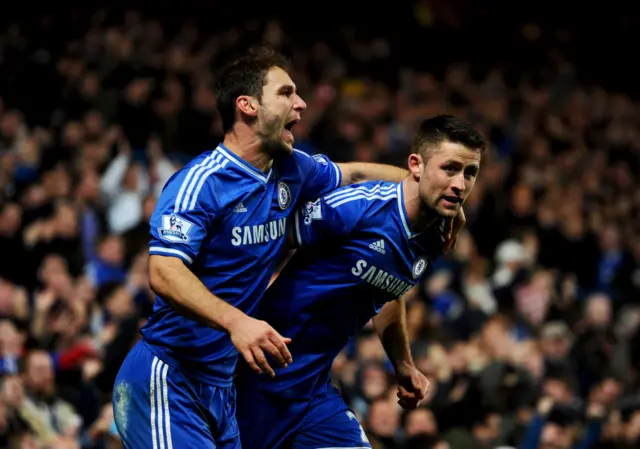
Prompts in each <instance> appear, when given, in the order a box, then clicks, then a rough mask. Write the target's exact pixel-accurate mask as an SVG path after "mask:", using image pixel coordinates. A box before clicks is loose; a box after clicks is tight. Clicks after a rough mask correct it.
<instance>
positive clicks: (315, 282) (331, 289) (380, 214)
mask: <svg viewBox="0 0 640 449" xmlns="http://www.w3.org/2000/svg"><path fill="white" fill-rule="evenodd" d="M294 225H295V233H296V239H297V241H298V245H299V246H300V247H302V248H304V249H302V250H298V251H297V253H296V254H295V255H294V257H293V258H292V259H291V260H290V261H289V263H288V264H287V266H286V267H285V269H284V270H283V271H282V273H281V274H280V276H279V277H278V279H277V280H276V281H275V282H274V283H273V285H271V287H269V289H268V290H267V292H266V293H265V296H264V297H263V299H262V301H261V303H260V306H259V308H258V317H259V318H260V319H263V320H266V321H267V322H268V323H269V324H271V325H272V326H273V327H274V328H275V329H276V330H277V331H278V332H280V333H281V335H283V336H285V337H289V338H291V339H292V342H291V344H290V345H289V349H290V351H291V355H292V357H293V363H291V364H289V367H288V368H286V369H277V370H276V377H275V378H274V379H269V378H267V377H266V376H256V375H254V374H252V373H250V372H249V371H248V369H246V366H245V365H244V364H243V366H241V367H240V369H239V374H240V375H241V376H243V380H244V379H245V377H244V376H247V377H246V379H249V380H250V381H255V382H257V384H258V385H259V388H260V389H263V390H266V391H270V392H273V393H274V394H277V395H280V396H283V397H305V396H308V395H311V394H312V392H313V390H314V387H315V385H317V384H318V383H319V384H322V385H324V384H325V383H326V382H327V381H328V379H329V374H330V369H331V365H332V363H333V359H334V358H335V357H336V356H337V355H338V353H339V352H340V351H341V350H342V348H343V347H344V346H345V345H346V344H347V343H348V342H349V340H350V339H351V338H353V337H354V336H356V335H357V333H358V332H359V331H360V330H361V329H362V327H363V326H364V325H365V324H366V323H367V322H368V321H369V320H370V319H371V318H372V317H373V316H375V315H376V314H377V313H378V312H379V311H380V309H381V308H382V306H383V305H384V304H385V303H386V302H388V301H390V300H394V299H396V298H399V297H401V296H402V295H403V294H404V293H406V292H407V291H408V290H409V289H410V288H411V287H412V286H413V285H414V284H415V283H416V281H417V280H418V279H419V278H420V277H421V276H423V275H424V273H426V272H427V270H428V267H430V263H431V261H432V260H433V259H434V258H436V257H437V256H438V255H439V254H441V251H442V244H443V238H442V223H436V224H435V225H434V226H432V227H431V228H430V229H429V230H428V231H425V232H422V233H420V234H414V233H412V231H411V228H410V224H409V222H408V220H407V215H406V211H405V208H404V200H403V189H402V184H395V183H388V182H380V181H377V182H367V183H363V184H359V185H352V186H348V187H343V188H340V189H337V190H335V191H333V192H331V193H329V194H328V195H326V196H324V197H323V198H321V199H318V200H316V201H310V202H308V203H306V204H305V205H303V206H302V207H300V208H299V209H298V210H296V213H295V218H294Z"/></svg>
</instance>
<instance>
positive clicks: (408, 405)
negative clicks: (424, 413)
mask: <svg viewBox="0 0 640 449" xmlns="http://www.w3.org/2000/svg"><path fill="white" fill-rule="evenodd" d="M396 379H397V381H398V404H400V407H402V408H403V409H405V410H414V409H415V408H417V407H418V405H420V402H421V401H422V400H423V399H424V398H425V397H426V396H427V393H428V392H429V379H427V378H426V376H425V375H424V374H422V373H421V372H420V370H419V369H418V368H416V367H415V366H413V365H409V364H402V365H400V366H398V368H397V369H396Z"/></svg>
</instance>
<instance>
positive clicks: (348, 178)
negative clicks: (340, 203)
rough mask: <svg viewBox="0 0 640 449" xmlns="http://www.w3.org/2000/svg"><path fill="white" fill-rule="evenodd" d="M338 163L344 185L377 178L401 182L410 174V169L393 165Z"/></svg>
mask: <svg viewBox="0 0 640 449" xmlns="http://www.w3.org/2000/svg"><path fill="white" fill-rule="evenodd" d="M336 165H337V166H338V168H339V169H340V172H341V173H342V177H341V185H343V186H347V185H349V184H355V183H357V182H363V181H375V180H381V181H390V182H400V181H402V180H403V179H404V178H406V177H407V176H408V175H409V171H408V170H406V169H404V168H400V167H394V166H393V165H385V164H372V163H367V162H348V163H342V164H336Z"/></svg>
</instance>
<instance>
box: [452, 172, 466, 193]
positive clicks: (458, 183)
mask: <svg viewBox="0 0 640 449" xmlns="http://www.w3.org/2000/svg"><path fill="white" fill-rule="evenodd" d="M451 188H452V189H453V191H454V192H455V193H456V194H460V193H462V192H464V190H465V188H466V182H465V179H464V173H458V174H457V175H456V176H454V177H453V178H452V179H451Z"/></svg>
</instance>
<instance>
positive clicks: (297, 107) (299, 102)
mask: <svg viewBox="0 0 640 449" xmlns="http://www.w3.org/2000/svg"><path fill="white" fill-rule="evenodd" d="M305 109H307V103H305V102H304V100H303V99H302V97H300V95H296V99H295V101H294V103H293V110H294V111H297V112H302V111H304V110H305Z"/></svg>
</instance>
